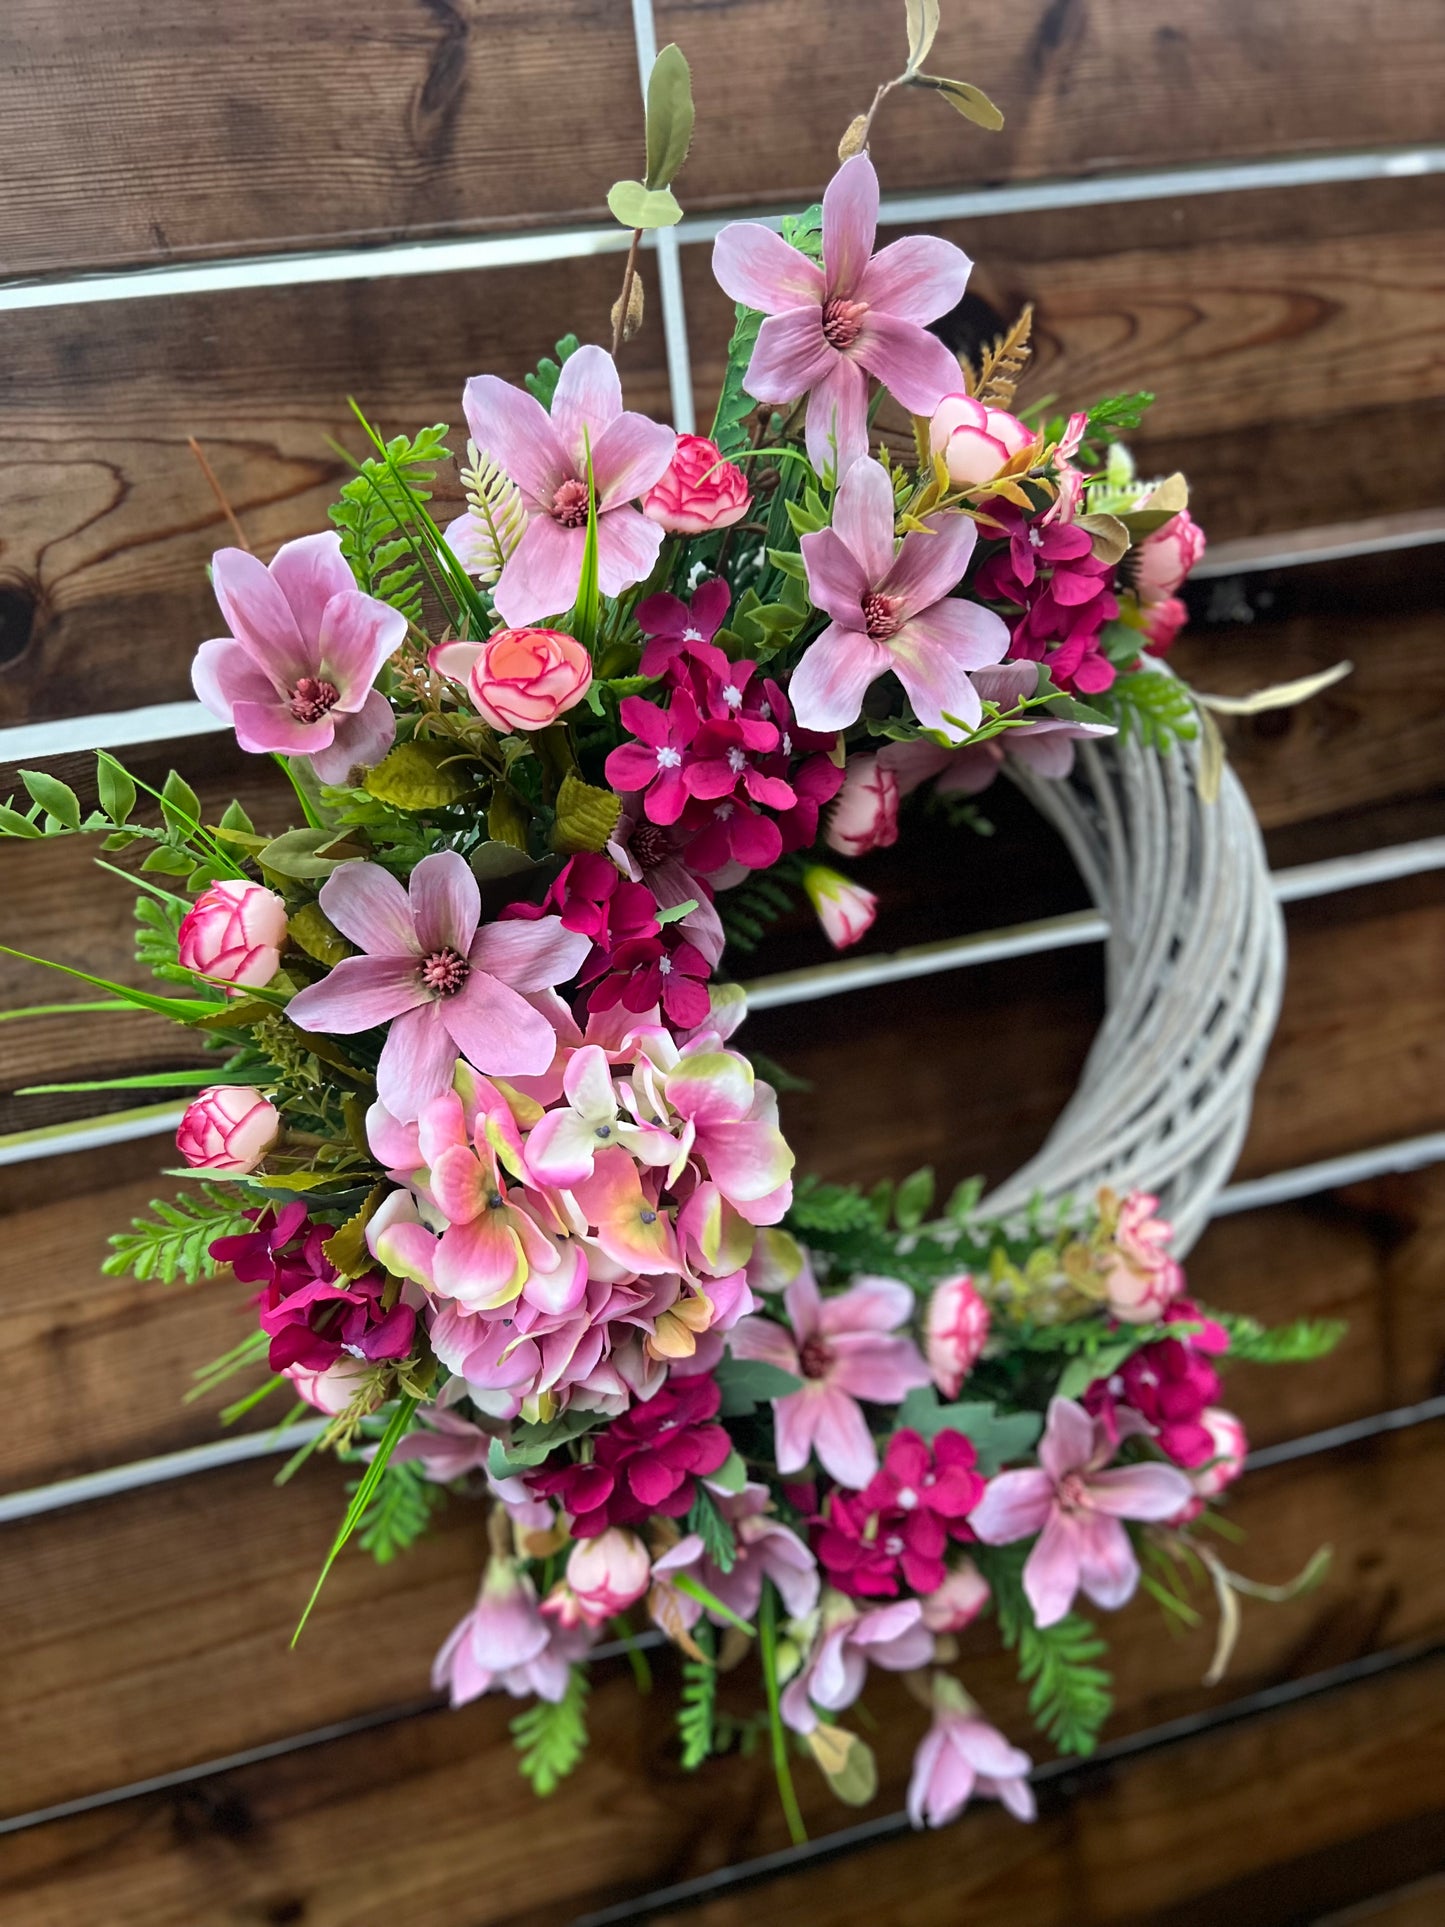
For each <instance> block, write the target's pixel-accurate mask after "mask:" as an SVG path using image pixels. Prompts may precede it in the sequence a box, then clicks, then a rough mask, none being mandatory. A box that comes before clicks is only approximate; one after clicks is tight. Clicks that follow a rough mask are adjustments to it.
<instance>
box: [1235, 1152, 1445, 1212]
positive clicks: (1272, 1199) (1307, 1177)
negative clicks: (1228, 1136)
mask: <svg viewBox="0 0 1445 1927" xmlns="http://www.w3.org/2000/svg"><path fill="white" fill-rule="evenodd" d="M1440 1163H1445V1131H1429V1132H1427V1133H1426V1134H1425V1136H1423V1137H1407V1138H1402V1139H1401V1140H1400V1141H1399V1143H1397V1144H1379V1145H1375V1146H1374V1147H1373V1148H1372V1149H1370V1150H1368V1151H1351V1152H1349V1153H1347V1154H1346V1155H1345V1156H1344V1157H1338V1158H1325V1159H1323V1160H1322V1161H1321V1162H1320V1163H1318V1164H1303V1165H1300V1166H1299V1168H1298V1169H1297V1170H1293V1171H1272V1172H1271V1173H1270V1174H1269V1175H1268V1176H1267V1177H1263V1178H1244V1179H1241V1181H1240V1182H1239V1183H1238V1184H1231V1185H1230V1186H1229V1187H1228V1188H1227V1189H1226V1190H1224V1191H1221V1192H1220V1194H1219V1196H1218V1197H1217V1198H1216V1199H1215V1201H1214V1211H1213V1215H1214V1216H1215V1217H1216V1218H1228V1217H1232V1216H1233V1215H1234V1214H1235V1213H1236V1212H1238V1211H1257V1210H1259V1208H1260V1207H1261V1206H1262V1205H1267V1204H1289V1203H1290V1202H1291V1201H1292V1200H1293V1199H1295V1198H1312V1197H1315V1196H1316V1195H1317V1194H1318V1193H1319V1192H1321V1191H1334V1190H1336V1189H1338V1188H1339V1186H1341V1185H1344V1184H1362V1183H1364V1182H1365V1180H1366V1179H1368V1178H1384V1177H1389V1176H1391V1175H1392V1174H1394V1173H1395V1172H1399V1171H1423V1170H1424V1169H1425V1168H1426V1166H1427V1165H1431V1164H1440Z"/></svg>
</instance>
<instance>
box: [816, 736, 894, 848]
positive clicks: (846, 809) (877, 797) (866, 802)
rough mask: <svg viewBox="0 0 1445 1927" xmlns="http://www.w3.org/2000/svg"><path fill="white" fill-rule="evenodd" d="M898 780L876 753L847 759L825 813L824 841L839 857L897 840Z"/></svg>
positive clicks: (874, 751)
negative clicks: (829, 807) (841, 783)
mask: <svg viewBox="0 0 1445 1927" xmlns="http://www.w3.org/2000/svg"><path fill="white" fill-rule="evenodd" d="M899 800H900V796H899V789H898V777H897V775H896V774H895V772H894V771H893V770H892V769H891V768H890V767H889V765H888V764H887V763H885V762H883V761H881V760H880V758H879V755H878V753H877V751H876V750H870V751H868V752H867V753H866V754H864V755H861V756H850V757H849V758H848V763H847V767H846V769H845V770H844V772H843V787H842V789H840V790H839V792H838V794H837V797H836V798H835V800H834V803H833V807H832V809H831V810H830V811H829V812H828V829H827V835H826V837H825V841H826V843H827V845H828V848H829V849H830V850H837V851H838V852H839V854H840V855H841V856H866V855H867V854H868V852H869V851H870V850H886V849H887V848H889V846H890V845H891V844H894V843H896V842H897V841H898V804H899Z"/></svg>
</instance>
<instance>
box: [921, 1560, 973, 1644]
mask: <svg viewBox="0 0 1445 1927" xmlns="http://www.w3.org/2000/svg"><path fill="white" fill-rule="evenodd" d="M988 1591H989V1588H988V1581H987V1580H986V1579H985V1578H984V1576H983V1574H982V1573H981V1572H980V1571H979V1569H978V1567H977V1566H976V1565H975V1564H974V1563H973V1561H972V1559H969V1558H967V1557H964V1558H962V1559H960V1560H959V1562H958V1564H957V1565H956V1566H954V1567H953V1568H952V1569H951V1570H950V1572H949V1575H948V1577H947V1578H946V1579H945V1580H944V1582H943V1584H942V1585H941V1586H939V1587H938V1588H937V1590H936V1591H934V1592H931V1593H929V1595H928V1596H927V1598H926V1599H925V1600H924V1601H923V1623H924V1625H925V1626H926V1627H927V1628H928V1630H929V1632H931V1633H961V1632H962V1631H963V1629H964V1627H965V1626H970V1625H972V1624H973V1622H974V1620H975V1619H977V1618H978V1616H979V1614H980V1613H981V1612H982V1611H983V1609H984V1607H985V1606H986V1605H987V1604H988Z"/></svg>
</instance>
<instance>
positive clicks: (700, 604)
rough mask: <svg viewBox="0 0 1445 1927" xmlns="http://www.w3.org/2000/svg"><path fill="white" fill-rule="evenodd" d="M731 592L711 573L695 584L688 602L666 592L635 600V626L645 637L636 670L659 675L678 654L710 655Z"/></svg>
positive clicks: (685, 655) (671, 665) (674, 660)
mask: <svg viewBox="0 0 1445 1927" xmlns="http://www.w3.org/2000/svg"><path fill="white" fill-rule="evenodd" d="M731 595H732V592H731V591H730V590H729V588H728V585H727V584H726V582H724V581H722V580H721V579H720V578H719V577H713V578H712V579H711V580H709V581H707V582H700V583H699V584H698V585H697V587H696V588H695V589H694V590H693V592H692V601H691V602H684V601H683V600H682V598H681V596H675V595H670V594H667V593H666V592H663V593H661V594H659V595H650V596H649V597H648V598H647V600H646V601H645V602H639V603H638V605H637V610H636V616H637V626H638V628H639V629H640V630H641V631H642V633H643V635H644V636H646V638H647V641H646V644H645V645H644V647H643V651H642V660H641V662H639V664H638V665H637V666H638V669H639V671H640V672H641V673H642V674H643V675H644V676H661V675H662V674H664V673H665V671H667V670H668V669H670V668H672V667H673V666H674V664H677V662H678V658H679V657H681V658H684V659H686V658H687V657H689V656H701V655H703V652H704V651H707V653H708V654H709V655H711V654H712V653H713V652H712V650H711V648H710V645H711V643H712V639H713V637H714V636H715V635H716V634H717V632H718V630H719V629H720V628H721V627H722V625H723V618H724V617H725V616H726V614H727V612H728V603H729V601H730V600H731ZM678 666H680V664H679V665H678Z"/></svg>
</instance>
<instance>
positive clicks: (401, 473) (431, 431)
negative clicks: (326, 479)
mask: <svg viewBox="0 0 1445 1927" xmlns="http://www.w3.org/2000/svg"><path fill="white" fill-rule="evenodd" d="M446 437H447V425H446V423H445V422H437V423H436V424H435V425H434V426H433V427H431V428H423V429H422V430H420V432H419V433H418V434H417V435H416V436H414V437H409V436H406V435H398V436H396V437H395V438H394V440H392V441H390V442H388V443H387V446H386V455H385V458H384V459H382V458H378V457H376V456H370V457H368V458H367V459H366V460H365V461H363V462H361V463H359V464H358V466H357V472H356V474H355V475H353V476H352V477H351V479H350V480H349V481H348V482H344V483H343V484H342V488H341V499H340V500H339V501H337V502H334V503H333V504H332V506H331V511H330V513H331V520H332V522H333V523H334V525H335V526H336V528H337V529H338V530H339V531H340V534H341V553H342V554H343V555H344V556H345V557H346V560H347V561H348V562H349V563H350V565H351V570H352V573H353V574H354V575H355V577H356V580H357V582H358V584H359V585H360V587H361V588H362V589H364V590H365V591H366V593H367V594H368V595H373V596H376V597H378V598H379V599H380V600H381V601H382V602H387V603H390V605H391V606H392V608H394V609H399V610H400V611H401V613H402V614H403V615H404V616H405V617H406V618H407V620H408V622H419V621H420V620H421V616H422V587H423V577H422V569H421V563H420V561H419V560H418V556H417V552H416V548H415V546H414V542H413V538H412V536H411V535H410V534H409V533H408V530H409V528H410V522H411V511H412V500H411V498H412V497H415V499H416V500H417V501H421V502H429V501H430V500H431V495H432V484H433V483H434V482H435V480H436V472H437V468H438V467H439V466H440V464H441V463H442V462H444V461H445V460H446V459H447V455H448V450H447V446H446ZM408 491H410V495H409V494H408Z"/></svg>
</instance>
